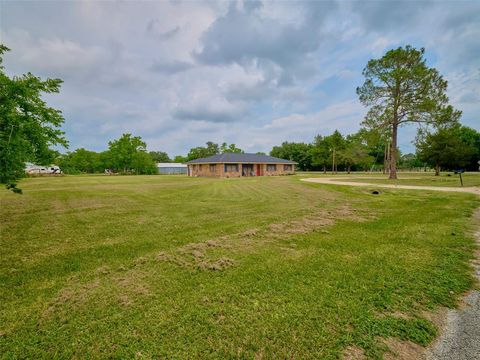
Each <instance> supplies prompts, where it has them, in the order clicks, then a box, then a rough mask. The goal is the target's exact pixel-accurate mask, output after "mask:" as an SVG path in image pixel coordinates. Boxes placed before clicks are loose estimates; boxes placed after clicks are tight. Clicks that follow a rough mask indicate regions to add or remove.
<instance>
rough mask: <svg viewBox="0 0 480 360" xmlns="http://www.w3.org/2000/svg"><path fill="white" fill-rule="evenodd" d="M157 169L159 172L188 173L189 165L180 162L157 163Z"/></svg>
mask: <svg viewBox="0 0 480 360" xmlns="http://www.w3.org/2000/svg"><path fill="white" fill-rule="evenodd" d="M157 170H158V173H159V174H164V175H172V174H186V173H187V165H185V164H180V163H157Z"/></svg>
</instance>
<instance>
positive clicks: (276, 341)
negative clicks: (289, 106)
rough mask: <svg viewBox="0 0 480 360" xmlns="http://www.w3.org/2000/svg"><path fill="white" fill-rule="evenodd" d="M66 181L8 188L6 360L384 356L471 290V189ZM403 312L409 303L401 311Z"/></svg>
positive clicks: (1, 281) (2, 351)
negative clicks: (387, 341) (352, 350)
mask: <svg viewBox="0 0 480 360" xmlns="http://www.w3.org/2000/svg"><path fill="white" fill-rule="evenodd" d="M301 177H302V176H291V177H268V178H267V177H266V178H252V179H204V178H187V177H183V176H118V177H114V176H112V177H107V176H66V177H61V178H33V179H26V180H24V181H22V183H21V187H22V188H23V190H24V195H15V194H12V193H9V192H7V191H6V190H0V205H1V206H0V221H1V222H0V224H1V238H0V257H1V260H2V261H1V264H0V334H2V335H1V336H0V356H1V357H3V358H71V357H76V358H134V357H137V358H178V359H183V358H254V357H261V356H263V357H264V358H312V359H318V358H325V359H336V358H340V357H341V354H342V352H343V351H344V349H345V348H346V347H348V346H356V347H360V348H362V349H363V350H364V351H365V354H366V355H367V356H368V357H370V358H382V356H383V354H384V352H385V351H386V346H385V345H384V343H383V341H382V339H384V338H389V337H394V338H396V339H399V340H411V341H414V342H416V343H419V344H421V345H426V344H428V343H429V342H430V341H431V340H432V339H433V337H434V336H435V335H436V333H437V330H436V328H435V326H434V325H433V324H432V323H430V322H429V321H427V320H426V319H425V318H423V317H422V314H423V312H424V311H425V310H433V309H436V308H437V307H439V306H448V307H453V306H455V304H456V299H458V297H459V294H461V293H463V292H464V291H466V290H467V289H469V288H471V287H472V286H473V278H472V276H471V272H470V268H469V266H468V262H469V260H470V259H471V258H472V253H473V250H474V241H473V238H472V236H471V235H470V232H469V230H470V229H471V220H470V216H471V214H472V212H473V210H474V208H476V207H478V206H479V200H478V199H477V198H476V197H475V196H473V195H471V194H456V193H434V192H425V193H421V192H418V191H417V192H409V191H393V190H392V191H390V190H385V191H382V193H381V195H377V196H375V195H371V194H370V193H368V191H365V190H364V189H363V188H349V187H341V186H332V185H320V184H311V183H302V182H300V181H299V178H301ZM398 314H403V315H402V316H398Z"/></svg>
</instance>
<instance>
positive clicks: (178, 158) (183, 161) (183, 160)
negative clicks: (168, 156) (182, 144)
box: [173, 155, 188, 164]
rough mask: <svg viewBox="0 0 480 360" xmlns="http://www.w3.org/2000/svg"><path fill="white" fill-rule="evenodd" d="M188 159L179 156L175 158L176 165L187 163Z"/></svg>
mask: <svg viewBox="0 0 480 360" xmlns="http://www.w3.org/2000/svg"><path fill="white" fill-rule="evenodd" d="M187 161H188V159H187V158H186V157H185V156H182V155H177V156H175V157H174V158H173V162H174V163H182V164H183V163H186V162H187Z"/></svg>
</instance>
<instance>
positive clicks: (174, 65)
mask: <svg viewBox="0 0 480 360" xmlns="http://www.w3.org/2000/svg"><path fill="white" fill-rule="evenodd" d="M193 66H194V65H193V64H192V63H188V62H186V61H180V60H173V61H167V62H165V61H162V60H156V61H154V62H153V64H152V66H151V67H150V69H151V70H152V71H153V72H159V73H166V74H175V73H178V72H182V71H185V70H188V69H191V68H192V67H193Z"/></svg>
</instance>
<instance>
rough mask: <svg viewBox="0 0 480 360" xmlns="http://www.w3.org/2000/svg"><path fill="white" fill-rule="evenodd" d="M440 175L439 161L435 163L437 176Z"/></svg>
mask: <svg viewBox="0 0 480 360" xmlns="http://www.w3.org/2000/svg"><path fill="white" fill-rule="evenodd" d="M439 175H440V165H439V164H438V163H436V164H435V176H439Z"/></svg>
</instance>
